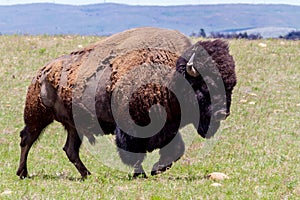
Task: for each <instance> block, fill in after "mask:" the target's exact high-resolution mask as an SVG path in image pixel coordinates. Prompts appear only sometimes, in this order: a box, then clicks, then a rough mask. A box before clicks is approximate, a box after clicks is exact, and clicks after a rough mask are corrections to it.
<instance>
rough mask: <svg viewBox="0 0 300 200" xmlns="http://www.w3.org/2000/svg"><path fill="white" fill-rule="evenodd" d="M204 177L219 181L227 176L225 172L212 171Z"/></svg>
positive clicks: (227, 177)
mask: <svg viewBox="0 0 300 200" xmlns="http://www.w3.org/2000/svg"><path fill="white" fill-rule="evenodd" d="M206 178H208V179H209V180H219V181H222V180H224V179H229V176H227V175H226V174H224V173H221V172H213V173H210V174H208V175H207V176H206Z"/></svg>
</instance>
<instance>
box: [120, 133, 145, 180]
mask: <svg viewBox="0 0 300 200" xmlns="http://www.w3.org/2000/svg"><path fill="white" fill-rule="evenodd" d="M116 144H117V147H118V152H119V155H120V158H121V160H122V162H123V163H124V164H126V165H129V166H131V167H133V168H134V171H133V178H137V177H142V178H147V175H146V173H145V171H144V169H143V166H142V162H143V160H144V158H145V156H146V150H145V147H146V146H145V144H144V143H143V141H142V139H140V138H135V137H133V136H130V135H128V134H126V133H125V132H123V131H122V130H121V129H119V128H116Z"/></svg>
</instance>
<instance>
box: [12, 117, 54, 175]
mask: <svg viewBox="0 0 300 200" xmlns="http://www.w3.org/2000/svg"><path fill="white" fill-rule="evenodd" d="M51 122H52V120H49V121H44V123H40V124H38V125H36V124H35V125H26V126H25V128H24V129H23V130H22V131H21V132H20V137H21V142H20V147H21V156H20V163H19V168H18V171H17V175H18V176H19V177H20V178H21V179H24V178H26V177H28V171H27V157H28V153H29V150H30V148H31V147H32V145H33V144H34V142H35V141H36V140H37V139H38V138H39V136H40V134H41V133H42V131H43V129H44V128H45V127H46V126H48V125H49V124H50V123H51Z"/></svg>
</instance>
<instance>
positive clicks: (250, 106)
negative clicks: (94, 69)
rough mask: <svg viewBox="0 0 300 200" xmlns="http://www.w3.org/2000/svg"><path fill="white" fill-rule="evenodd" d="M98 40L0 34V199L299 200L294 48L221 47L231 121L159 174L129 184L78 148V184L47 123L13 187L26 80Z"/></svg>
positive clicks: (299, 117)
mask: <svg viewBox="0 0 300 200" xmlns="http://www.w3.org/2000/svg"><path fill="white" fill-rule="evenodd" d="M100 39H101V38H97V37H81V36H70V37H64V36H57V37H54V36H52V37H50V36H0V49H1V50H0V94H1V97H0V155H1V156H0V176H1V181H0V199H152V200H158V199H299V198H300V176H299V174H300V81H299V80H300V56H299V55H300V42H299V41H283V40H260V41H246V40H231V41H229V42H230V45H231V53H232V55H233V56H234V58H235V60H236V66H237V69H236V70H237V77H238V85H237V86H236V88H235V90H234V95H233V103H232V115H231V116H230V117H229V118H228V119H227V120H226V121H225V122H224V123H223V124H222V127H221V129H220V130H219V131H218V134H217V136H216V138H215V139H214V140H212V141H204V140H202V139H200V138H197V139H196V140H195V141H194V143H193V144H192V145H191V146H190V148H189V149H188V150H187V151H186V153H185V155H184V157H183V158H182V159H181V160H180V161H178V162H177V163H175V165H174V166H173V167H172V168H171V170H169V171H168V172H166V173H164V174H162V175H160V176H156V177H149V178H148V179H136V180H131V179H130V178H128V174H127V173H126V172H122V171H118V170H115V169H112V168H109V167H106V166H105V165H103V164H102V163H101V162H99V161H98V160H97V159H96V158H95V156H93V155H92V154H91V153H89V152H88V151H87V149H85V148H82V149H81V157H82V160H83V162H84V163H85V164H86V166H87V167H88V168H89V170H90V171H91V172H92V176H90V177H89V178H88V179H87V180H85V181H81V180H80V179H79V178H80V175H79V173H78V172H77V170H76V169H75V167H74V166H73V165H72V164H71V163H70V162H69V161H68V159H67V157H66V155H65V153H64V152H63V151H62V147H63V145H64V142H65V139H66V133H65V131H64V130H63V128H62V127H61V126H60V124H58V123H54V124H52V125H51V126H50V127H49V128H48V129H47V130H46V131H45V133H44V134H43V136H42V137H41V138H40V140H39V141H38V142H37V143H36V144H35V146H34V147H33V148H32V149H31V152H30V155H29V162H28V170H29V173H30V175H31V176H32V178H31V179H25V180H19V178H18V177H17V176H16V175H15V172H16V170H17V167H18V162H19V153H20V152H19V151H20V149H19V142H20V139H19V132H20V130H21V129H22V128H23V118H22V117H23V108H24V101H25V95H26V90H27V87H28V85H29V83H30V81H31V78H32V77H33V76H34V74H35V73H36V70H37V69H39V68H40V67H42V66H43V65H44V64H45V63H47V62H48V61H50V60H51V59H53V58H55V57H58V56H60V55H62V54H65V53H69V52H70V51H72V50H74V49H78V45H83V46H86V45H87V44H90V43H93V42H95V41H98V40H100ZM259 43H265V44H267V47H260V46H259ZM203 145H204V146H205V147H207V148H208V147H209V149H208V150H206V149H205V150H203V149H202V148H201V147H202V146H203ZM215 171H219V172H223V173H225V174H227V175H228V176H230V179H228V180H224V181H219V182H220V183H221V184H222V186H221V187H213V186H211V184H212V183H214V181H212V180H207V179H205V178H204V177H205V175H206V174H208V173H210V172H215Z"/></svg>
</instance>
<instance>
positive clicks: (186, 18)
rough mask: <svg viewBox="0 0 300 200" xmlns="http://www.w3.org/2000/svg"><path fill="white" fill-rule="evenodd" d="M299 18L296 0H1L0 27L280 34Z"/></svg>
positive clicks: (14, 30) (5, 30) (7, 30)
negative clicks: (168, 1) (4, 1)
mask: <svg viewBox="0 0 300 200" xmlns="http://www.w3.org/2000/svg"><path fill="white" fill-rule="evenodd" d="M299 19H300V6H290V5H264V4H258V5H252V4H222V5H187V6H129V5H122V4H112V3H106V4H94V5H84V6H71V5H60V4H49V3H47V4H46V3H43V4H24V5H14V6H0V33H2V34H33V35H36V34H50V35H51V34H80V35H110V34H113V33H116V32H120V31H123V30H125V29H129V28H133V27H140V26H156V27H162V28H170V29H177V30H179V31H181V32H183V33H185V34H186V35H190V34H191V33H192V32H195V33H198V32H199V30H200V29H201V28H203V29H204V30H205V32H206V33H207V34H209V33H210V32H222V31H242V30H248V29H254V30H260V29H261V28H264V29H263V30H265V27H269V28H268V31H269V32H271V33H273V30H272V28H274V30H280V33H281V34H282V33H287V32H288V31H290V30H294V29H300V20H299ZM270 27H272V28H271V29H270ZM268 34H269V35H270V33H268ZM274 34H275V33H274ZM274 34H273V35H272V34H271V35H272V36H274ZM275 36H278V33H276V34H275Z"/></svg>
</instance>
